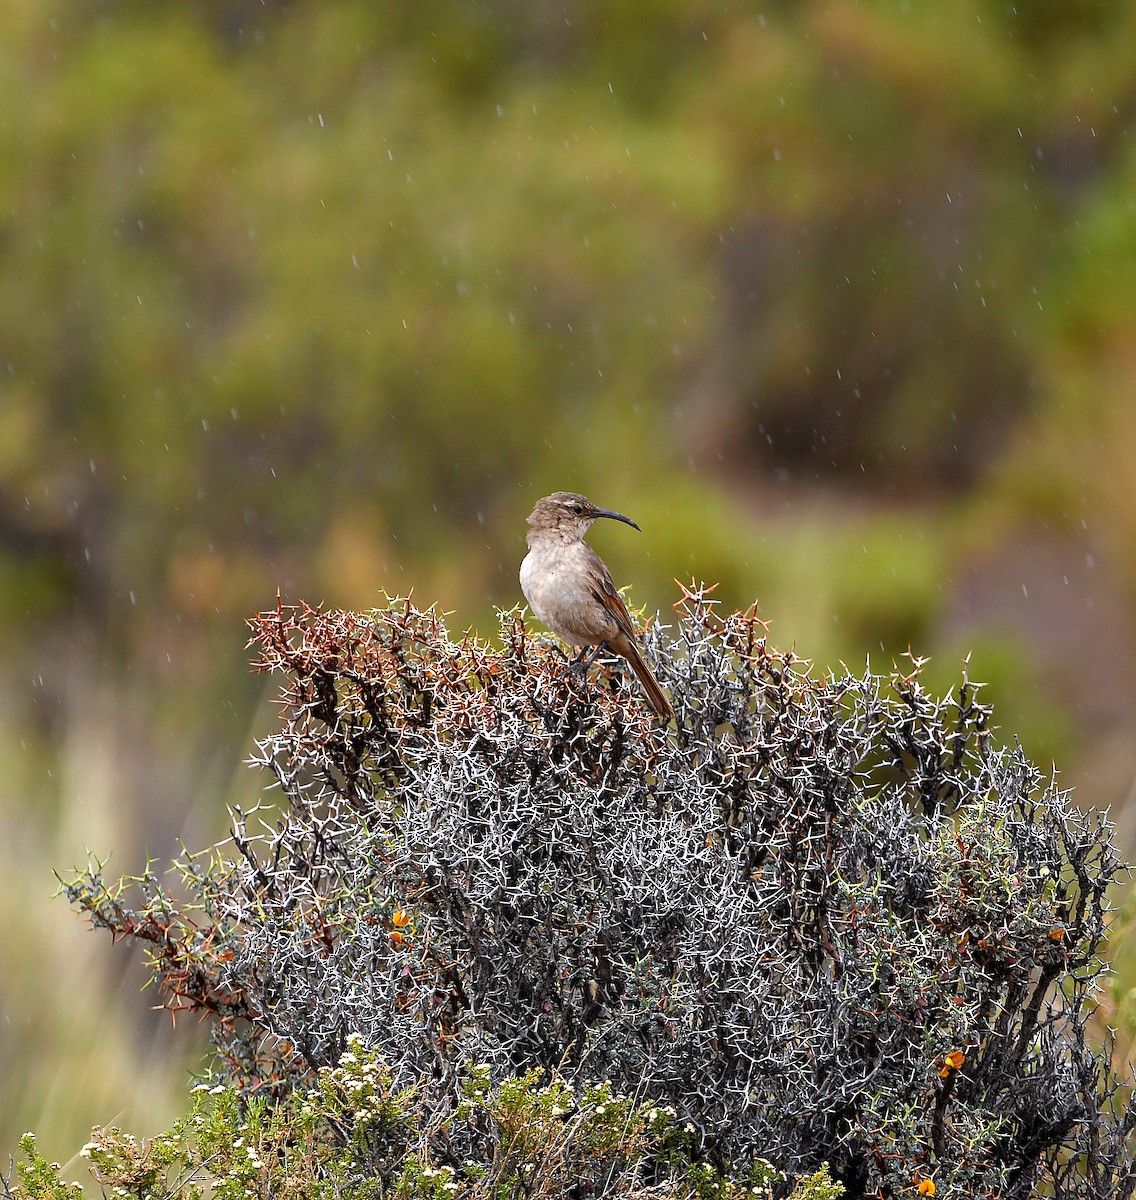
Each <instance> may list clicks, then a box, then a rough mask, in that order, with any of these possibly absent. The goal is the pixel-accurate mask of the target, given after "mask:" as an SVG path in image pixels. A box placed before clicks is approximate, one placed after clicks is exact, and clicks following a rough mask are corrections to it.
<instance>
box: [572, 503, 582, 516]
mask: <svg viewBox="0 0 1136 1200" xmlns="http://www.w3.org/2000/svg"><path fill="white" fill-rule="evenodd" d="M569 507H570V508H571V509H572V511H573V512H574V513H575V514H576V515H577V516H579V515H580V513H582V512H583V511H584V506H583V505H582V504H572V505H570V506H569Z"/></svg>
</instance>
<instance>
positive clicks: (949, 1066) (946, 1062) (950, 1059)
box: [939, 1050, 966, 1079]
mask: <svg viewBox="0 0 1136 1200" xmlns="http://www.w3.org/2000/svg"><path fill="white" fill-rule="evenodd" d="M964 1062H966V1055H965V1054H963V1052H962V1051H961V1050H952V1051H951V1052H950V1054H948V1055H947V1056H946V1058H944V1059H943V1065H942V1066H941V1067H940V1068H939V1078H940V1079H946V1078H947V1076H948V1075H950V1073H951V1072H952V1071H957V1070H958V1069H959V1067H961V1066H962V1064H963V1063H964Z"/></svg>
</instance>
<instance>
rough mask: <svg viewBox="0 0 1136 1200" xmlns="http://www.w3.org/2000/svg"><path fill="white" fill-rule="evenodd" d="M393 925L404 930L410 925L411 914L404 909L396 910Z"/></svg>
mask: <svg viewBox="0 0 1136 1200" xmlns="http://www.w3.org/2000/svg"><path fill="white" fill-rule="evenodd" d="M391 924H392V925H393V926H394V927H395V928H396V929H402V928H404V927H405V926H407V925H409V924H410V914H409V913H408V912H406V911H405V910H404V909H401V908H396V909H395V910H394V915H393V916H392V917H391Z"/></svg>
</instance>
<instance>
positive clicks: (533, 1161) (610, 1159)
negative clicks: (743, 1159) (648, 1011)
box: [5, 1035, 844, 1200]
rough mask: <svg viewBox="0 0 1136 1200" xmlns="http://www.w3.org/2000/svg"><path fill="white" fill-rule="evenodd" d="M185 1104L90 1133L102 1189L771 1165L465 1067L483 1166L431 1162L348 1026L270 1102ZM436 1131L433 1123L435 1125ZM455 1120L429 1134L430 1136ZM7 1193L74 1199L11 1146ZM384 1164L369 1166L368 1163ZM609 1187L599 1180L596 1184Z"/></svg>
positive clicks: (543, 1188) (682, 1194)
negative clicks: (171, 1114) (167, 1121)
mask: <svg viewBox="0 0 1136 1200" xmlns="http://www.w3.org/2000/svg"><path fill="white" fill-rule="evenodd" d="M194 1093H195V1094H194V1103H193V1110H192V1112H191V1113H190V1114H189V1115H188V1116H187V1117H186V1118H185V1119H183V1120H181V1121H179V1122H177V1123H176V1124H175V1125H174V1126H172V1127H171V1128H170V1129H169V1130H166V1131H164V1132H162V1133H158V1134H156V1135H155V1136H153V1137H151V1138H147V1139H138V1138H136V1137H134V1136H132V1135H131V1134H129V1133H124V1132H123V1131H122V1130H121V1129H117V1128H113V1127H112V1128H107V1129H96V1130H95V1131H94V1134H93V1135H92V1137H91V1140H90V1141H89V1142H88V1143H87V1144H86V1145H85V1146H84V1147H83V1149H82V1152H81V1153H82V1157H83V1158H84V1159H86V1160H87V1162H88V1163H89V1165H90V1173H91V1174H92V1175H93V1176H94V1178H95V1180H96V1181H97V1182H98V1184H100V1185H101V1186H102V1188H103V1189H104V1194H105V1193H106V1192H107V1191H109V1192H110V1193H111V1194H113V1195H116V1196H129V1197H132V1198H133V1200H201V1198H202V1197H205V1196H208V1197H212V1198H213V1200H248V1197H250V1196H252V1197H273V1198H274V1200H288V1198H290V1197H295V1198H296V1200H318V1198H322V1197H327V1198H329V1200H330V1198H331V1197H336V1198H337V1200H338V1198H341V1200H505V1198H507V1197H518V1196H524V1197H528V1198H530V1200H540V1198H542V1197H545V1198H547V1200H554V1198H555V1197H560V1196H564V1195H565V1194H574V1193H572V1191H571V1189H572V1188H574V1187H576V1188H579V1187H585V1188H591V1189H596V1188H602V1189H604V1190H603V1194H605V1195H618V1196H625V1197H627V1198H628V1200H768V1198H769V1197H770V1196H771V1195H772V1186H773V1185H774V1184H775V1183H777V1182H779V1181H780V1179H781V1177H780V1176H779V1175H778V1174H777V1172H776V1171H774V1170H773V1168H772V1167H768V1166H766V1165H759V1166H758V1167H756V1168H754V1169H753V1170H751V1171H750V1172H749V1173H748V1174H747V1177H746V1178H745V1179H743V1180H740V1181H739V1180H731V1179H729V1178H727V1177H726V1176H724V1175H723V1174H722V1173H721V1172H720V1171H719V1170H717V1169H716V1168H715V1167H713V1166H712V1165H711V1164H709V1163H705V1162H700V1161H698V1159H697V1158H696V1157H694V1156H692V1153H691V1145H692V1139H691V1138H690V1137H689V1135H687V1134H685V1133H684V1132H683V1131H682V1130H681V1129H680V1128H678V1127H677V1126H676V1124H675V1122H674V1120H673V1117H672V1115H671V1114H669V1113H667V1112H665V1111H664V1110H663V1109H661V1108H658V1107H656V1106H653V1105H649V1104H646V1105H645V1104H636V1103H635V1100H634V1099H633V1098H632V1097H628V1096H619V1095H616V1094H614V1093H613V1091H612V1088H611V1086H610V1085H609V1084H605V1085H600V1086H595V1087H587V1088H584V1089H582V1090H581V1091H579V1092H577V1091H575V1090H574V1089H573V1088H572V1087H571V1086H570V1085H569V1084H567V1083H565V1082H564V1081H563V1080H560V1079H557V1078H555V1077H553V1078H552V1079H550V1080H546V1079H545V1077H544V1075H543V1073H541V1072H536V1071H533V1072H529V1073H528V1074H526V1075H523V1076H516V1077H513V1078H511V1079H507V1080H505V1081H504V1082H503V1083H501V1084H500V1086H498V1087H496V1088H494V1087H491V1086H490V1084H489V1080H488V1070H487V1069H486V1070H485V1071H484V1072H479V1071H478V1070H477V1069H476V1068H475V1069H474V1070H473V1071H471V1073H470V1075H469V1077H468V1078H467V1080H466V1081H465V1086H464V1094H465V1100H464V1102H463V1104H462V1106H461V1107H460V1108H459V1110H458V1112H457V1115H456V1117H455V1124H456V1125H459V1124H464V1125H468V1126H469V1127H470V1128H476V1129H478V1130H479V1132H481V1133H483V1134H484V1133H485V1132H486V1131H488V1134H489V1140H490V1143H491V1145H492V1151H491V1153H490V1155H489V1157H488V1159H487V1161H484V1162H481V1161H479V1162H474V1161H465V1162H461V1161H459V1162H458V1163H457V1165H455V1164H454V1163H452V1162H439V1161H437V1160H436V1158H435V1157H434V1156H433V1155H432V1154H431V1153H430V1152H429V1151H428V1150H426V1149H423V1148H422V1146H423V1142H424V1139H423V1138H422V1137H421V1136H420V1134H421V1123H422V1120H423V1112H422V1108H421V1106H420V1105H419V1104H418V1102H417V1097H416V1095H415V1092H414V1090H413V1089H402V1090H397V1089H395V1088H394V1087H393V1086H392V1083H391V1074H390V1071H389V1069H388V1068H387V1067H386V1065H385V1064H384V1063H383V1062H382V1061H381V1059H379V1058H378V1057H377V1056H376V1055H375V1054H374V1053H373V1052H371V1051H368V1050H367V1049H366V1048H365V1047H364V1045H363V1041H362V1039H361V1038H359V1037H358V1036H357V1035H353V1036H352V1037H349V1038H348V1049H347V1050H346V1051H345V1053H344V1054H343V1056H342V1057H341V1059H340V1061H339V1065H338V1066H336V1067H327V1068H324V1069H323V1070H321V1071H320V1073H319V1076H318V1078H317V1080H316V1082H315V1086H314V1087H312V1088H310V1089H308V1090H306V1091H303V1092H294V1093H292V1095H291V1096H290V1097H289V1098H288V1099H287V1100H286V1101H284V1102H282V1103H279V1104H269V1103H266V1102H265V1101H264V1100H256V1099H253V1100H251V1101H246V1100H244V1099H242V1097H241V1096H239V1095H238V1093H237V1092H236V1091H235V1089H233V1088H232V1087H231V1086H226V1085H224V1084H217V1085H214V1086H210V1084H209V1083H208V1082H205V1083H200V1084H198V1085H197V1087H196V1088H195V1089H194ZM434 1132H435V1133H437V1132H440V1131H438V1130H435V1131H434ZM458 1135H459V1130H458V1129H456V1128H455V1129H453V1130H446V1131H444V1142H448V1141H449V1140H450V1138H451V1137H453V1138H455V1139H456V1138H457V1137H458ZM20 1147H21V1150H22V1151H23V1159H22V1161H21V1162H20V1163H19V1164H18V1167H17V1176H18V1179H17V1181H16V1183H15V1185H14V1187H13V1188H12V1189H11V1191H10V1192H6V1193H5V1194H6V1195H9V1196H10V1197H12V1200H82V1196H83V1195H84V1192H83V1189H82V1185H81V1184H80V1183H78V1182H77V1181H68V1180H66V1179H65V1178H64V1177H63V1176H62V1175H61V1173H60V1171H61V1168H60V1166H59V1164H58V1163H49V1162H48V1161H47V1160H46V1159H45V1158H44V1157H43V1155H42V1154H41V1153H40V1152H39V1151H38V1149H37V1148H36V1141H35V1137H34V1135H33V1134H30V1133H29V1134H25V1135H24V1137H23V1138H22V1139H21V1142H20ZM376 1157H378V1158H379V1160H380V1161H381V1163H382V1164H383V1166H382V1168H381V1169H380V1170H379V1171H378V1172H376V1171H375V1170H374V1169H373V1167H369V1166H367V1165H364V1164H371V1163H373V1162H374V1161H375V1159H376ZM611 1189H614V1190H611ZM843 1191H844V1189H843V1188H842V1187H841V1185H840V1184H838V1183H834V1182H833V1181H832V1180H831V1179H830V1178H829V1176H828V1171H827V1168H822V1169H821V1170H819V1171H817V1172H816V1173H815V1174H813V1175H811V1176H810V1177H808V1178H807V1179H804V1180H802V1181H801V1182H800V1183H799V1184H798V1185H797V1186H796V1188H795V1189H794V1190H793V1192H792V1197H791V1200H838V1197H840V1196H841V1195H842V1194H843Z"/></svg>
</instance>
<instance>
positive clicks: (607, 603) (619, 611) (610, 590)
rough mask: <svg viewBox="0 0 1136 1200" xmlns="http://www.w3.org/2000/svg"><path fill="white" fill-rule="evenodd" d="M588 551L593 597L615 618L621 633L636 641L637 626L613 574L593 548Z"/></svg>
mask: <svg viewBox="0 0 1136 1200" xmlns="http://www.w3.org/2000/svg"><path fill="white" fill-rule="evenodd" d="M587 549H588V550H589V552H590V553H589V554H588V567H589V570H588V576H589V582H590V583H591V585H592V595H593V596H595V598H596V599H597V600H598V601H599V602H600V603H601V604H602V605H603V606H604V608H606V609H607V611H608V612H609V613H611V615H612V616H613V617H614V618H615V623H616V624H617V625H618V626H619V629H620V632H621V633H622V634H623V635H624V636H625V637H628V638H630V639H631V640H632V641H634V640H635V626H634V625H633V624H632V623H631V615H630V613H628V611H627V605H626V604H624V603H623V597H622V596H620V594H619V593H618V592H617V591H616V590H615V584H614V583H613V582H612V579H611V572H610V571H609V570H608V569H607V566H606V565H605V563H604V560H603V559H602V558H600V556H599V555H598V554H597V553H596V552H595V551H594V550H592V548H591V546H588V547H587Z"/></svg>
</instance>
